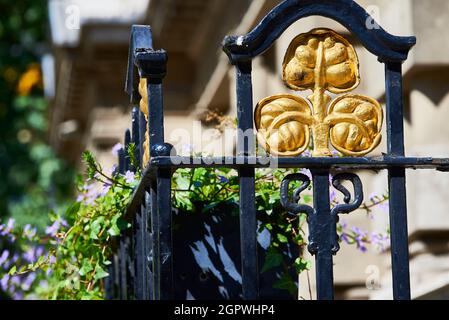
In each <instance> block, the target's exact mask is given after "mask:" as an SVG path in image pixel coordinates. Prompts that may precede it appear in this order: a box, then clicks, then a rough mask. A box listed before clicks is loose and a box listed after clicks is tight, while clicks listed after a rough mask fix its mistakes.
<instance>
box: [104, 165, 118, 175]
mask: <svg viewBox="0 0 449 320" xmlns="http://www.w3.org/2000/svg"><path fill="white" fill-rule="evenodd" d="M116 170H117V165H116V164H114V165H113V166H112V167H110V168H109V169H108V170H107V171H106V175H107V176H109V177H110V176H113V175H114V173H115V171H116Z"/></svg>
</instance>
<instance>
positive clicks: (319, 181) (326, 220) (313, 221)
mask: <svg viewBox="0 0 449 320" xmlns="http://www.w3.org/2000/svg"><path fill="white" fill-rule="evenodd" d="M312 176H313V207H314V211H315V213H314V214H313V215H312V216H309V229H310V230H309V232H310V237H309V239H310V240H311V241H309V250H310V251H311V252H312V253H313V254H315V270H316V287H317V299H318V300H332V299H333V298H334V274H333V264H332V246H333V240H334V239H332V237H334V236H335V232H336V231H335V228H336V224H335V223H336V221H335V219H334V218H333V217H332V215H331V213H330V200H329V171H327V170H312Z"/></svg>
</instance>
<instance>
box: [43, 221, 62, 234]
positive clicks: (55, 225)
mask: <svg viewBox="0 0 449 320" xmlns="http://www.w3.org/2000/svg"><path fill="white" fill-rule="evenodd" d="M60 227H61V223H60V222H59V220H56V221H55V222H53V224H52V225H51V226H49V227H46V228H45V233H46V234H48V235H50V236H52V237H54V236H56V234H57V233H58V231H59V228H60Z"/></svg>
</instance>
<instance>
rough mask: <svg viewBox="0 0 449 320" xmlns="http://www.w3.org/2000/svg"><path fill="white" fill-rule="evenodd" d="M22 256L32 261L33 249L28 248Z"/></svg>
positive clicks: (33, 256) (34, 258) (34, 255)
mask: <svg viewBox="0 0 449 320" xmlns="http://www.w3.org/2000/svg"><path fill="white" fill-rule="evenodd" d="M23 258H24V259H25V260H26V261H28V262H34V260H36V254H35V249H34V248H30V249H28V250H27V251H25V253H24V254H23Z"/></svg>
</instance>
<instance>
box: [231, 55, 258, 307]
mask: <svg viewBox="0 0 449 320" xmlns="http://www.w3.org/2000/svg"><path fill="white" fill-rule="evenodd" d="M236 72H237V81H236V86H237V88H236V90H237V122H238V129H239V130H238V137H237V155H239V156H251V155H253V154H254V152H255V143H254V134H253V112H252V111H253V92H252V82H251V63H250V62H242V63H239V64H237V68H236ZM248 131H249V134H248V135H247V134H246V133H248ZM238 172H239V183H240V243H241V256H242V291H243V298H244V299H257V298H258V295H259V290H258V285H259V281H258V274H259V271H258V263H257V220H256V206H255V203H256V200H255V181H254V180H255V179H254V175H255V172H254V168H251V167H242V168H239V171H238Z"/></svg>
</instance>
